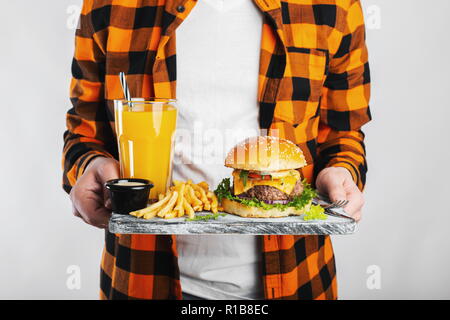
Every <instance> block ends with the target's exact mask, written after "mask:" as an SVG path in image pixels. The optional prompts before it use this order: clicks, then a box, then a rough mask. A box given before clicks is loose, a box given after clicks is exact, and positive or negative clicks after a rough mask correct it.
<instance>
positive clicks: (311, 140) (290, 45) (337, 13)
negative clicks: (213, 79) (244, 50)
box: [63, 0, 371, 299]
mask: <svg viewBox="0 0 450 320" xmlns="http://www.w3.org/2000/svg"><path fill="white" fill-rule="evenodd" d="M200 1H201V0H200ZM249 1H250V0H249ZM253 1H254V2H255V4H256V5H257V7H258V8H259V9H260V10H261V11H262V13H263V15H264V21H263V25H262V38H261V55H260V69H259V87H258V97H255V98H256V99H257V101H258V103H259V106H260V115H259V121H260V126H261V128H266V129H269V130H271V132H273V133H275V131H274V129H277V131H276V133H277V135H279V136H280V137H282V138H287V139H290V140H292V141H294V142H295V143H296V144H297V145H299V146H300V147H301V148H302V150H303V151H304V153H305V156H306V160H307V162H308V164H309V165H308V166H307V167H305V168H303V169H302V170H301V172H302V175H303V176H304V177H305V178H307V179H308V180H309V181H311V182H314V177H315V175H316V174H317V172H318V171H320V170H321V169H323V168H325V167H329V166H339V167H344V168H346V169H348V170H349V171H350V172H351V173H352V175H353V178H354V180H355V181H356V183H357V185H358V186H359V187H360V188H361V189H362V188H363V186H364V183H365V175H366V171H367V165H366V160H365V147H364V142H363V141H364V135H363V133H362V131H361V127H362V126H363V125H364V124H365V123H367V122H368V121H369V120H370V118H371V116H370V111H369V107H368V102H369V96H370V84H369V83H370V74H369V65H368V53H367V49H366V44H365V28H364V18H363V13H362V9H361V4H360V2H359V1H358V0H285V1H280V0H253ZM196 2H197V0H139V1H138V0H85V1H84V5H83V9H82V12H81V18H80V26H79V28H78V30H77V32H76V48H75V57H74V60H73V65H72V74H73V79H72V82H71V101H72V104H73V108H72V109H70V110H69V111H68V113H67V131H66V132H65V135H64V141H65V145H64V155H63V166H64V178H63V184H64V189H65V190H66V191H67V192H69V191H70V189H71V187H72V186H73V185H74V184H75V183H76V181H77V179H78V178H79V177H80V176H81V175H82V174H83V171H84V169H85V167H86V165H87V164H88V163H89V161H90V160H91V159H93V158H94V157H97V156H105V157H114V158H116V159H117V145H116V138H115V133H114V112H113V100H114V99H121V98H122V92H121V88H120V82H119V77H118V73H119V72H121V71H123V72H125V73H126V74H127V77H128V81H129V85H130V90H131V92H132V94H133V96H135V97H172V98H176V92H175V89H176V50H175V49H176V37H175V30H176V28H177V27H178V26H179V25H180V24H181V23H182V22H183V20H184V19H185V18H186V17H187V16H188V15H189V13H190V12H191V11H192V10H195V9H194V7H195V4H196ZM236 50H239V48H236ZM105 235H106V237H105V248H104V251H103V258H102V264H101V284H100V286H101V298H103V299H180V298H181V286H180V280H179V269H178V264H177V251H176V242H175V240H176V238H175V236H170V235H165V236H154V235H119V234H112V233H109V232H108V231H106V233H105ZM260 240H261V241H262V252H261V255H262V270H263V275H262V279H261V281H263V283H264V293H265V297H266V298H267V299H336V298H337V283H336V269H335V260H334V254H333V249H332V245H331V241H330V238H329V237H328V236H294V235H283V236H277V235H271V236H269V235H265V236H260Z"/></svg>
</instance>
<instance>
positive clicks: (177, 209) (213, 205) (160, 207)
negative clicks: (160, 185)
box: [130, 180, 221, 219]
mask: <svg viewBox="0 0 450 320" xmlns="http://www.w3.org/2000/svg"><path fill="white" fill-rule="evenodd" d="M219 209H221V208H220V207H219V203H218V200H217V196H216V195H215V194H214V192H212V191H210V190H209V185H208V183H206V182H205V181H202V182H200V183H198V184H195V183H193V182H192V180H188V181H186V182H183V181H178V180H174V181H173V186H172V187H170V188H169V190H168V191H167V193H166V194H163V193H161V194H159V195H158V201H157V202H155V203H153V204H151V205H150V206H148V207H147V208H145V209H141V210H137V211H133V212H130V215H132V216H135V217H137V218H143V219H152V218H155V217H160V218H164V219H172V218H178V217H183V216H187V217H188V218H190V219H192V218H194V217H195V212H199V211H203V210H205V211H211V212H213V213H217V212H218V211H219Z"/></svg>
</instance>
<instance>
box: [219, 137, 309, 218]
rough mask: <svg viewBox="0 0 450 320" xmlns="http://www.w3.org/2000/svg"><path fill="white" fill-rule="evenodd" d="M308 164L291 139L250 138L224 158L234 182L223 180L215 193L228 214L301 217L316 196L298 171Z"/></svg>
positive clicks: (253, 216) (256, 216)
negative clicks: (231, 169)
mask: <svg viewBox="0 0 450 320" xmlns="http://www.w3.org/2000/svg"><path fill="white" fill-rule="evenodd" d="M305 165H306V160H305V156H304V154H303V152H302V150H301V149H300V148H299V147H298V146H297V145H295V144H294V143H293V142H291V141H289V140H284V139H280V138H277V137H271V136H258V137H252V138H247V139H246V140H244V141H242V142H241V143H239V144H237V145H236V146H235V147H234V148H233V149H231V150H230V152H229V153H228V155H227V157H226V159H225V166H226V167H229V168H233V169H234V170H233V173H232V177H233V181H232V183H231V181H230V178H225V179H223V180H222V182H221V183H220V184H219V186H218V187H217V189H216V191H215V193H216V195H217V196H218V198H219V200H220V201H221V205H222V207H223V210H224V211H225V212H228V213H232V214H235V215H239V216H242V217H252V218H270V217H286V216H289V215H302V214H304V213H308V212H309V211H310V210H311V208H312V205H311V203H312V200H313V198H314V197H315V195H316V193H315V191H314V190H313V189H312V188H311V186H310V185H309V184H308V183H306V181H302V178H301V175H300V172H299V171H298V169H299V168H302V167H304V166H305Z"/></svg>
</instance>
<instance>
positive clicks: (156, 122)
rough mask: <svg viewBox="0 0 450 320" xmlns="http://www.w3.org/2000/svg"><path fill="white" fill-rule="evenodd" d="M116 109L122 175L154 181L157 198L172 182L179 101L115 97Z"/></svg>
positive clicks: (153, 195) (153, 191) (154, 192)
mask: <svg viewBox="0 0 450 320" xmlns="http://www.w3.org/2000/svg"><path fill="white" fill-rule="evenodd" d="M114 112H115V128H116V134H117V142H118V147H119V161H120V175H121V178H140V179H148V180H150V181H152V182H153V184H154V188H153V189H152V190H151V192H150V198H152V199H155V198H157V197H158V194H159V193H164V192H166V190H167V188H168V187H169V185H170V183H171V174H172V157H173V154H172V150H173V142H174V138H175V130H176V125H177V107H176V100H174V99H160V98H158V99H148V100H147V99H145V100H144V99H142V101H141V100H140V99H136V100H132V101H126V100H115V101H114Z"/></svg>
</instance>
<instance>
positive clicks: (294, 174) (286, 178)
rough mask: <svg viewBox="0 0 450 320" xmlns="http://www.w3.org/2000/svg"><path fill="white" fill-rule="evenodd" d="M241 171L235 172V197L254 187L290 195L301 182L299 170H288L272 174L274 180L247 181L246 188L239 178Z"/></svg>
mask: <svg viewBox="0 0 450 320" xmlns="http://www.w3.org/2000/svg"><path fill="white" fill-rule="evenodd" d="M240 172H241V170H234V171H233V179H234V190H233V191H234V195H236V196H237V195H239V194H241V193H244V192H247V190H249V189H251V188H253V187H254V186H271V187H274V188H277V189H278V190H280V191H282V192H284V193H286V194H290V193H291V192H292V190H294V187H295V184H296V183H297V181H298V180H300V172H298V171H297V170H286V171H278V172H273V173H271V175H272V180H252V179H250V178H249V179H247V183H246V185H245V186H244V182H243V181H242V180H241V178H240V177H239V174H240Z"/></svg>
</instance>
